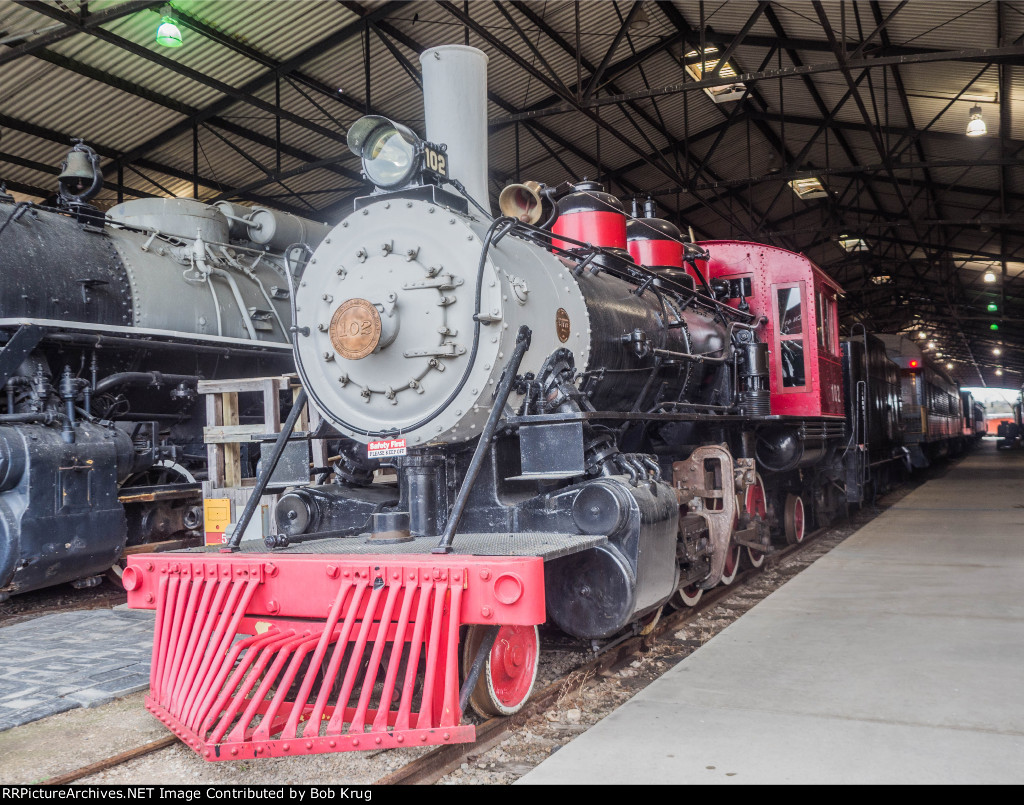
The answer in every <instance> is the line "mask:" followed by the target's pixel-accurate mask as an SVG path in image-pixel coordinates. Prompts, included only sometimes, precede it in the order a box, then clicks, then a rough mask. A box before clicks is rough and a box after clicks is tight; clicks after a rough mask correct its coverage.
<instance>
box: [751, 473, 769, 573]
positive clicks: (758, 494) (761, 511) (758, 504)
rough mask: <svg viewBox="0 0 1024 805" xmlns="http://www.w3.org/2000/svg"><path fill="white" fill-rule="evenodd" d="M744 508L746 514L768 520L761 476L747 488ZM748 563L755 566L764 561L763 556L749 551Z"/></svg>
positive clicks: (758, 552)
mask: <svg viewBox="0 0 1024 805" xmlns="http://www.w3.org/2000/svg"><path fill="white" fill-rule="evenodd" d="M746 507H747V513H748V514H752V515H753V514H756V515H757V516H758V517H760V518H761V519H762V520H767V519H768V503H767V501H766V499H765V494H764V483H763V482H762V481H761V476H760V475H758V476H757V480H756V481H755V482H754V483H752V484H751V485H750V486H748V487H747V497H746ZM748 551H749V554H750V561H751V562H752V563H754V564H757V563H758V562H760V561H761V560H762V559H764V554H763V553H761V552H760V551H755V550H753V549H749V548H748Z"/></svg>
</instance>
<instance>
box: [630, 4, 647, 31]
mask: <svg viewBox="0 0 1024 805" xmlns="http://www.w3.org/2000/svg"><path fill="white" fill-rule="evenodd" d="M650 24H651V19H650V17H648V16H647V9H646V8H644V7H643V6H640V8H639V9H638V10H637V12H636V15H635V16H634V17H633V21H632V22H631V23H630V24H629V30H631V31H642V30H643V29H644V28H646V27H647V26H649V25H650Z"/></svg>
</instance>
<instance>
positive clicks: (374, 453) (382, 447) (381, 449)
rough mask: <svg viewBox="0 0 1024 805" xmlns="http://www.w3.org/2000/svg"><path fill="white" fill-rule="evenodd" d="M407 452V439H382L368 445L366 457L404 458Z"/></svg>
mask: <svg viewBox="0 0 1024 805" xmlns="http://www.w3.org/2000/svg"><path fill="white" fill-rule="evenodd" d="M406 452H407V450H406V448H405V439H381V440H380V441H379V442H370V443H369V444H368V445H366V455H367V456H368V457H369V458H389V457H391V456H404V455H405V454H406Z"/></svg>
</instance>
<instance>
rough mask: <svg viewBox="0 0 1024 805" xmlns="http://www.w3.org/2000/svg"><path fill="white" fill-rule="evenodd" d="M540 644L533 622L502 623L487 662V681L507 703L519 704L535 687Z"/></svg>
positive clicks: (499, 699)
mask: <svg viewBox="0 0 1024 805" xmlns="http://www.w3.org/2000/svg"><path fill="white" fill-rule="evenodd" d="M539 648H540V647H539V646H538V645H537V630H536V628H535V627H533V626H502V627H501V629H500V630H499V632H498V637H497V639H496V640H495V641H494V648H492V649H491V657H490V662H489V663H488V664H487V665H488V672H489V677H488V684H489V686H490V688H491V690H492V691H493V693H494V698H495V700H496V701H498V702H500V703H501V704H502V705H503V706H504V707H508V708H511V707H516V706H517V705H519V704H520V703H522V702H523V701H525V700H526V698H527V697H528V696H529V695H530V691H531V690H533V683H534V679H535V677H536V669H537V654H538V651H539Z"/></svg>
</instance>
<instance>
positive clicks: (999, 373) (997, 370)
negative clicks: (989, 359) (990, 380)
mask: <svg viewBox="0 0 1024 805" xmlns="http://www.w3.org/2000/svg"><path fill="white" fill-rule="evenodd" d="M996 374H997V375H998V376H999V377H1002V376H1003V370H1002V369H996Z"/></svg>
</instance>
